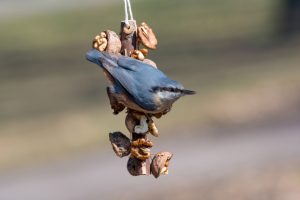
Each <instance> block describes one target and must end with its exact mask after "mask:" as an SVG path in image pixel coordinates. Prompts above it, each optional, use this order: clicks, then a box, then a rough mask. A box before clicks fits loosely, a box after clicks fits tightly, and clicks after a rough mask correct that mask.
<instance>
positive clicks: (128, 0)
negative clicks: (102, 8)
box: [127, 0, 133, 20]
mask: <svg viewBox="0 0 300 200" xmlns="http://www.w3.org/2000/svg"><path fill="white" fill-rule="evenodd" d="M127 5H128V9H129V14H130V20H133V14H132V10H131V3H130V0H127Z"/></svg>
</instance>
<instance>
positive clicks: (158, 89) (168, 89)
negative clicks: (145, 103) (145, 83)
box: [152, 87, 182, 93]
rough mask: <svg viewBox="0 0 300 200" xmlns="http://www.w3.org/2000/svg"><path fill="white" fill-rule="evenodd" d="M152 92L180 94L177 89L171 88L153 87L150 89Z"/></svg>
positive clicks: (179, 90)
mask: <svg viewBox="0 0 300 200" xmlns="http://www.w3.org/2000/svg"><path fill="white" fill-rule="evenodd" d="M152 91H153V92H158V91H160V92H164V91H168V92H176V93H181V92H182V90H181V89H179V88H172V87H153V88H152Z"/></svg>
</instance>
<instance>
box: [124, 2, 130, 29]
mask: <svg viewBox="0 0 300 200" xmlns="http://www.w3.org/2000/svg"><path fill="white" fill-rule="evenodd" d="M124 8H125V24H126V25H127V26H129V22H128V10H127V9H128V8H127V0H124Z"/></svg>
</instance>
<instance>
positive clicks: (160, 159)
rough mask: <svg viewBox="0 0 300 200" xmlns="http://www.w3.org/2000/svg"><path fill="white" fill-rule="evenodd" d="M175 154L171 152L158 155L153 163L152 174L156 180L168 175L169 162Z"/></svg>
mask: <svg viewBox="0 0 300 200" xmlns="http://www.w3.org/2000/svg"><path fill="white" fill-rule="evenodd" d="M172 156H173V154H172V153H170V152H159V153H157V154H156V155H155V156H154V157H153V159H152V162H151V168H150V169H151V173H152V174H153V176H154V177H155V178H158V177H159V176H160V175H161V174H163V175H166V174H168V167H169V161H170V160H171V158H172Z"/></svg>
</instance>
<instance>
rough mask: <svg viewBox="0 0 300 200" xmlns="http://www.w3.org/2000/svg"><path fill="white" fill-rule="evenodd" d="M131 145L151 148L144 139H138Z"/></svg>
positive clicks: (149, 143) (150, 143) (148, 141)
mask: <svg viewBox="0 0 300 200" xmlns="http://www.w3.org/2000/svg"><path fill="white" fill-rule="evenodd" d="M131 145H132V146H133V147H146V148H151V147H153V143H152V142H151V141H150V140H148V139H145V138H139V139H137V140H135V141H133V142H132V143H131Z"/></svg>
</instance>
